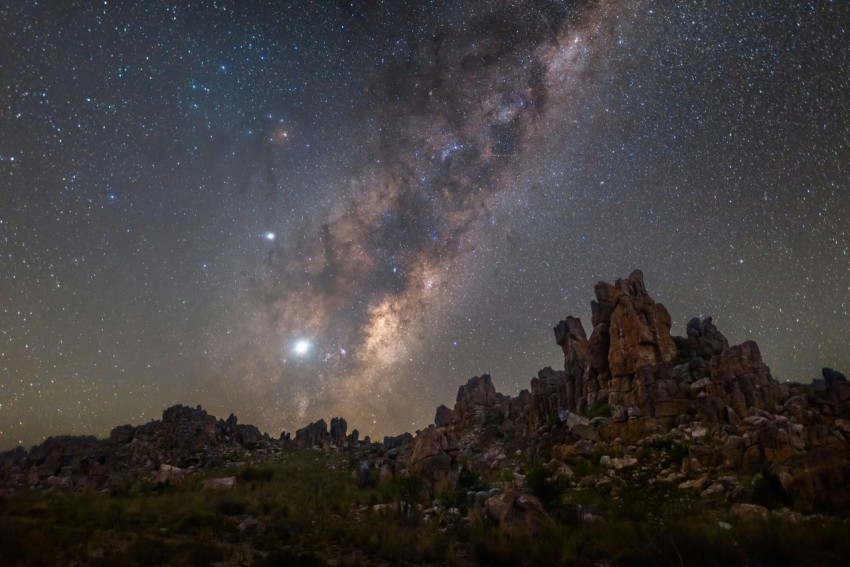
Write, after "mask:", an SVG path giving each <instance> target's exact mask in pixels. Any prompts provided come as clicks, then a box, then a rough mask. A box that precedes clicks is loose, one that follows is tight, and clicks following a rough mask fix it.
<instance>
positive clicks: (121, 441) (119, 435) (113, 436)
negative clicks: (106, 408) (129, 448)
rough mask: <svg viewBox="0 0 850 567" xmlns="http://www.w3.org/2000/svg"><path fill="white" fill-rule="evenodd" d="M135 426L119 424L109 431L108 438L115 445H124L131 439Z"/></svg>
mask: <svg viewBox="0 0 850 567" xmlns="http://www.w3.org/2000/svg"><path fill="white" fill-rule="evenodd" d="M135 433H136V428H135V427H133V426H132V425H119V426H118V427H115V428H113V429H112V431H110V432H109V440H110V441H111V442H112V443H115V444H116V445H126V444H127V443H129V442H131V441H132V440H133V435H134V434H135Z"/></svg>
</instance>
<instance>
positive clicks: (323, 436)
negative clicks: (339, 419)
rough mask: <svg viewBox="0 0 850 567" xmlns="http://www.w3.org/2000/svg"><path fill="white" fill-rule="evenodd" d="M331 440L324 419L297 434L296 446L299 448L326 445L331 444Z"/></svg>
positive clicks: (303, 428)
mask: <svg viewBox="0 0 850 567" xmlns="http://www.w3.org/2000/svg"><path fill="white" fill-rule="evenodd" d="M330 439H331V436H330V434H329V433H328V424H327V423H325V420H324V419H320V420H319V421H314V422H313V423H311V424H310V425H308V426H306V427H302V428H301V429H299V430H298V431H296V432H295V444H296V445H297V446H299V447H314V446H316V445H325V444H327V443H329V442H330Z"/></svg>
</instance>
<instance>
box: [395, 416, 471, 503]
mask: <svg viewBox="0 0 850 567" xmlns="http://www.w3.org/2000/svg"><path fill="white" fill-rule="evenodd" d="M459 451H460V449H459V448H458V446H457V441H456V439H455V436H454V432H453V431H452V430H451V429H450V428H445V427H444V428H436V427H433V426H432V427H428V428H426V429H423V430H421V431H419V433H418V434H417V435H416V439H415V442H414V445H413V453H412V454H411V456H410V462H409V467H408V468H409V470H410V472H411V474H414V475H416V476H418V477H420V478H422V479H423V480H424V481H425V482H426V483H427V484H428V486H429V488H430V489H431V491H432V492H433V490H434V488H435V487H436V486H437V484H439V483H446V484H447V485H449V486H450V487H453V485H454V483H455V482H456V480H457V478H456V477H457V471H458V467H457V461H456V457H457V454H458V452H459Z"/></svg>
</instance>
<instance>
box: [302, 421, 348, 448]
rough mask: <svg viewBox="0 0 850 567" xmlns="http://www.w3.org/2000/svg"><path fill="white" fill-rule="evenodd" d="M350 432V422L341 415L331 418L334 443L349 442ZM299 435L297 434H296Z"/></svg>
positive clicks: (331, 436)
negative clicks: (347, 438) (347, 435)
mask: <svg viewBox="0 0 850 567" xmlns="http://www.w3.org/2000/svg"><path fill="white" fill-rule="evenodd" d="M347 432H348V423H347V422H346V421H345V420H344V419H343V418H341V417H334V418H331V429H330V441H331V443H333V444H334V445H337V446H342V445H346V444H347V440H346V437H345V436H346V433H347ZM296 437H297V436H296Z"/></svg>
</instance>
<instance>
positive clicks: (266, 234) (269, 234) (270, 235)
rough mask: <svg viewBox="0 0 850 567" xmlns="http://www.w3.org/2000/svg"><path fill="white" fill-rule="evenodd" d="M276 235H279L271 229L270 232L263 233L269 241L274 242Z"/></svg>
mask: <svg viewBox="0 0 850 567" xmlns="http://www.w3.org/2000/svg"><path fill="white" fill-rule="evenodd" d="M276 237H277V235H276V234H275V233H273V232H271V231H269V232H267V233H265V234H264V235H263V238H265V239H266V240H268V241H269V242H273V241H274V239H275V238H276Z"/></svg>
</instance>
